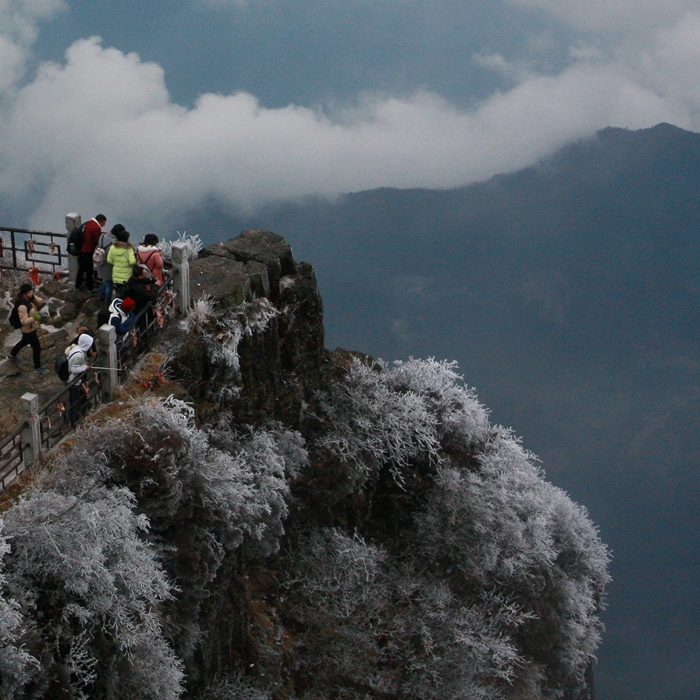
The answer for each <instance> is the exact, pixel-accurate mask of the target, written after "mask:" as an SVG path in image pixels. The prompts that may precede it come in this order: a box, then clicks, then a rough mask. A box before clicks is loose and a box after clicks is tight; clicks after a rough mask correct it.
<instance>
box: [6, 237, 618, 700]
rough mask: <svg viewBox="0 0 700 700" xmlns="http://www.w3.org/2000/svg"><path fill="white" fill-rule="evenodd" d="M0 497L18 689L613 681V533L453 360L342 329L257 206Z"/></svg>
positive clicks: (554, 691) (527, 687) (133, 691)
mask: <svg viewBox="0 0 700 700" xmlns="http://www.w3.org/2000/svg"><path fill="white" fill-rule="evenodd" d="M191 289H192V292H193V303H192V308H191V311H190V313H189V314H188V316H187V318H186V319H185V320H183V321H182V322H181V323H180V325H179V326H177V327H173V328H171V329H170V330H169V331H168V332H167V333H166V334H165V335H164V336H163V338H162V340H161V341H160V343H159V346H158V347H157V348H156V349H155V351H154V354H153V355H152V358H161V359H160V360H158V361H159V362H160V363H161V364H162V359H163V358H167V360H166V361H165V363H164V364H163V366H162V372H163V374H165V375H166V376H167V377H168V379H167V380H166V381H165V383H163V384H162V385H161V386H160V388H158V389H157V390H156V391H154V392H151V391H150V389H149V390H148V392H147V393H146V394H144V392H143V391H141V392H138V391H136V389H135V388H131V389H130V388H129V387H127V388H126V390H125V392H124V394H123V396H122V397H121V400H120V401H118V402H116V403H115V404H112V405H110V406H108V407H107V408H106V409H105V410H104V411H103V412H102V414H101V415H98V416H97V417H96V418H95V419H94V420H93V421H92V422H91V423H90V424H89V425H87V426H85V427H84V428H83V429H81V431H79V433H78V434H77V435H76V436H75V437H74V438H73V439H71V440H70V442H68V443H64V445H63V447H62V448H61V449H59V450H56V451H54V453H52V454H51V455H50V456H49V457H48V459H47V460H46V463H45V464H44V468H43V469H42V470H39V472H37V473H36V475H35V478H34V482H33V483H32V484H31V485H28V486H27V487H26V488H25V490H24V492H23V494H22V495H21V496H20V497H18V498H17V499H16V500H15V501H14V502H13V503H11V504H9V507H8V508H7V509H6V510H5V512H4V514H3V527H4V530H3V531H2V533H1V534H0V551H3V552H4V557H3V560H2V565H3V568H1V569H0V577H1V580H0V584H2V586H3V587H2V591H3V597H2V598H0V623H2V624H4V627H3V629H4V630H6V632H5V634H4V637H3V641H2V645H1V646H0V671H1V672H2V677H1V680H0V690H2V694H3V697H8V698H11V697H12V698H49V697H88V698H93V697H94V698H136V697H139V698H140V697H143V698H155V697H157V698H178V697H182V696H186V697H193V698H200V699H202V700H205V699H209V698H212V699H213V698H224V699H226V698H231V699H233V698H246V699H247V700H272V699H274V700H281V699H282V698H290V699H291V698H296V699H298V700H315V699H317V698H347V699H351V700H366V699H367V698H376V699H379V698H381V699H382V700H392V699H396V700H398V698H402V699H414V700H431V699H435V700H438V699H440V700H442V699H444V698H447V697H450V698H469V699H473V698H484V699H486V698H493V699H494V700H495V699H496V698H513V699H516V698H517V699H522V700H532V699H533V698H539V697H559V698H564V699H566V700H584V699H586V700H590V699H591V698H592V697H593V684H592V676H591V673H592V659H593V654H594V652H595V649H596V648H597V646H598V645H599V643H600V634H601V630H602V625H601V623H600V620H599V615H600V612H601V610H602V608H603V599H604V589H605V585H606V583H607V581H608V574H607V564H608V555H607V551H606V548H605V546H604V545H603V544H602V543H601V542H600V539H599V537H598V533H597V531H596V528H595V527H594V525H593V524H592V523H591V522H590V520H589V519H588V516H587V513H586V511H585V509H584V508H582V507H581V506H578V505H577V504H575V503H573V502H572V501H571V500H570V499H569V498H568V496H567V495H566V494H565V493H564V492H562V491H561V490H560V489H557V488H555V487H554V486H552V485H551V484H549V483H548V482H547V481H546V480H545V479H544V475H543V473H542V472H541V470H540V468H539V466H538V465H537V462H536V460H535V458H534V457H533V456H532V455H531V454H530V453H528V452H527V451H526V450H524V449H523V447H522V446H521V444H520V442H519V441H518V440H517V439H516V438H515V437H514V436H513V435H512V433H511V432H510V431H508V430H506V429H504V428H502V427H500V426H498V425H493V424H491V423H490V421H489V418H488V412H487V410H486V409H485V408H484V407H483V406H482V405H481V404H480V403H479V401H478V399H477V397H476V395H475V394H474V392H473V391H472V390H471V389H469V388H468V387H466V386H465V385H464V383H463V380H462V378H461V377H460V376H459V375H458V374H457V372H456V367H455V366H454V364H453V363H450V362H439V361H435V360H428V361H422V360H410V361H408V362H405V363H394V364H392V365H387V364H384V363H381V362H376V361H374V360H373V359H372V358H370V357H368V356H366V355H362V354H360V353H352V352H347V351H342V350H336V351H335V352H333V353H331V352H329V351H328V350H326V349H325V348H324V342H323V319H322V316H323V306H322V301H321V297H320V294H319V292H318V289H317V285H316V279H315V275H314V271H313V269H312V268H311V266H309V265H307V264H305V263H297V262H296V261H295V260H294V257H293V254H292V250H291V248H290V247H289V245H288V244H287V243H286V242H285V241H284V239H282V238H281V237H280V236H277V235H275V234H273V233H270V232H264V231H257V230H250V231H245V232H244V233H243V234H242V235H241V236H239V237H237V238H234V239H233V240H231V241H228V242H225V243H217V244H215V245H213V246H210V247H209V248H207V249H206V250H205V251H204V253H203V255H202V256H201V257H200V259H199V260H197V261H196V262H194V263H192V265H191Z"/></svg>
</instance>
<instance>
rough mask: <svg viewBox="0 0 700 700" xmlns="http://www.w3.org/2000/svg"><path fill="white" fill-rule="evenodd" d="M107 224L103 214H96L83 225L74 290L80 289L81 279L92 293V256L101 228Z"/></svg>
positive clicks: (93, 282) (93, 280) (93, 281)
mask: <svg viewBox="0 0 700 700" xmlns="http://www.w3.org/2000/svg"><path fill="white" fill-rule="evenodd" d="M106 224H107V217H106V216H105V215H104V214H98V215H97V216H96V217H95V218H94V219H90V221H88V222H87V223H86V224H85V228H84V229H83V244H82V246H81V247H80V253H79V254H78V274H77V276H76V278H75V288H76V289H80V288H81V287H82V286H83V279H85V285H86V287H87V289H88V291H89V292H91V291H92V289H93V287H94V284H95V279H94V276H95V274H94V269H93V265H92V254H93V253H94V252H95V248H97V242H98V241H99V240H100V235H101V234H102V228H103V226H105V225H106Z"/></svg>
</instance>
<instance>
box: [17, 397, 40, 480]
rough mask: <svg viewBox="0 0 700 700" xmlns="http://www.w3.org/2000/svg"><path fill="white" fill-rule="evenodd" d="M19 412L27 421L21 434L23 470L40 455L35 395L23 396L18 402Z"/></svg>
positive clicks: (37, 407) (36, 398)
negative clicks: (23, 446)
mask: <svg viewBox="0 0 700 700" xmlns="http://www.w3.org/2000/svg"><path fill="white" fill-rule="evenodd" d="M19 410H20V413H21V415H22V418H24V420H25V421H27V427H26V428H25V429H24V431H23V433H22V442H24V445H25V448H24V459H23V460H22V461H23V463H24V468H25V469H26V468H28V467H31V466H32V464H34V462H36V460H37V459H39V454H40V453H41V421H40V420H39V397H38V396H37V395H36V394H30V393H26V394H23V395H22V397H21V398H20V400H19Z"/></svg>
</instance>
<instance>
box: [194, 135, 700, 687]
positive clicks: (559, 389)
mask: <svg viewBox="0 0 700 700" xmlns="http://www.w3.org/2000/svg"><path fill="white" fill-rule="evenodd" d="M339 167H340V165H339ZM699 195H700V135H698V134H694V133H690V132H686V131H683V130H681V129H678V128H676V127H673V126H670V125H666V124H661V125H658V126H656V127H654V128H653V129H647V130H643V131H637V132H631V131H627V130H623V129H606V130H603V131H601V132H600V133H599V134H598V135H597V137H596V138H595V139H593V140H589V141H584V142H580V143H576V144H573V145H571V146H569V147H567V148H565V149H563V150H562V151H560V152H559V153H557V154H556V155H555V156H553V157H552V158H549V159H547V160H546V161H544V162H542V163H539V164H538V165H536V166H534V167H531V168H528V169H526V170H523V171H520V172H518V173H513V174H509V175H502V176H498V177H496V178H493V179H492V180H490V181H488V182H485V183H480V184H477V185H472V186H469V187H464V188H459V189H455V190H448V191H428V190H406V191H399V190H390V189H383V190H372V191H368V192H360V193H356V194H351V195H346V196H344V197H342V198H340V199H338V201H336V202H333V203H329V202H326V201H318V200H308V201H305V202H297V203H292V204H281V205H279V206H278V207H276V208H269V209H268V210H266V211H264V212H260V213H259V214H258V215H256V216H255V217H254V224H255V226H257V227H261V228H268V229H271V230H274V231H277V232H279V233H280V234H282V235H284V236H285V237H286V238H287V239H288V240H290V241H292V242H293V245H294V248H295V251H296V253H297V254H298V255H299V256H301V257H303V258H304V259H307V260H309V261H310V262H312V263H313V264H314V265H315V266H316V268H317V269H318V270H319V286H320V289H321V291H322V293H323V295H324V299H325V301H326V308H327V313H326V334H327V338H328V341H329V344H330V345H331V346H333V345H335V344H337V345H342V346H343V347H351V348H357V349H361V350H365V351H367V352H369V353H371V354H373V355H375V356H379V357H383V358H385V359H393V358H406V357H408V356H410V355H414V356H421V357H428V356H431V355H434V356H437V357H439V358H450V359H456V360H457V361H458V362H459V365H460V369H461V371H462V372H463V373H464V374H465V376H466V380H467V381H468V383H469V384H470V385H474V386H476V387H477V389H478V392H479V395H480V397H481V398H482V400H484V402H485V403H487V404H488V405H489V406H491V407H492V408H493V410H494V415H495V418H496V419H497V420H499V421H500V422H503V423H505V424H506V425H513V426H514V428H515V429H516V431H517V432H518V433H519V434H523V435H525V436H526V439H527V444H528V446H530V447H531V448H532V449H534V450H535V452H537V453H538V454H539V455H540V457H541V458H542V460H543V463H544V467H545V469H546V470H547V473H548V475H549V476H550V478H552V479H553V480H554V482H555V483H556V484H558V485H559V486H562V487H563V488H565V489H567V490H568V491H570V492H571V493H572V494H573V495H574V497H575V498H576V499H577V500H580V501H582V502H584V503H586V505H587V506H588V507H589V509H590V510H591V512H592V515H593V517H594V519H595V520H596V522H598V523H600V524H601V527H602V533H603V538H604V540H605V541H606V542H609V543H610V544H611V547H612V550H613V553H614V560H613V565H612V574H613V578H614V582H613V584H612V586H611V588H610V609H609V611H608V612H607V614H606V616H605V618H604V619H605V621H606V624H607V627H608V633H607V635H606V643H605V644H604V645H603V647H602V649H601V650H600V652H599V658H600V669H599V671H598V672H597V678H598V680H597V685H598V688H599V692H600V695H601V697H602V698H617V697H626V696H628V697H629V696H633V697H636V698H640V699H642V700H646V699H648V700H652V699H653V698H659V697H664V698H672V699H674V700H686V699H687V698H691V697H697V695H698V694H700V681H698V680H697V678H696V674H694V672H692V669H693V668H694V653H695V652H694V650H695V649H697V647H698V644H700V633H698V632H697V630H698V629H700V609H699V607H698V604H697V602H696V600H695V596H694V593H693V583H692V582H693V581H694V580H697V579H696V577H697V575H698V574H700V571H699V568H700V567H699V565H698V563H697V562H696V557H689V556H688V552H697V551H698V549H699V548H700V541H699V539H698V528H697V527H693V526H692V523H696V522H697V516H696V509H697V506H696V504H697V501H698V497H700V490H699V488H698V482H697V479H696V476H695V474H696V469H697V464H698V462H699V461H700V450H698V447H697V442H696V439H695V435H696V434H697V432H698V430H699V429H700V424H699V421H698V411H697V408H698V403H699V400H700V391H698V386H699V383H698V378H699V373H700V372H699V371H700V366H699V363H698V353H697V338H698V336H699V333H698V331H699V328H698V321H699V319H698V313H699V312H698V309H699V308H700V303H698V302H699V299H698V292H699V288H698V285H699V282H698V280H700V247H699V246H700V241H699V240H698V235H697V232H698V231H700V210H699V208H698V201H700V198H699ZM250 223H251V222H250V221H246V220H244V219H241V218H236V217H233V216H231V215H228V214H226V213H224V212H222V211H219V210H217V209H216V206H215V205H212V207H211V208H210V210H209V211H207V212H200V213H198V215H197V216H196V217H193V219H192V221H191V222H190V225H189V226H188V230H190V231H202V232H205V236H206V237H207V238H208V240H209V239H211V240H213V239H214V238H222V237H225V235H228V234H229V233H230V232H237V230H240V229H241V228H245V227H247V226H249V225H250ZM223 232H226V233H223ZM209 237H210V238H209Z"/></svg>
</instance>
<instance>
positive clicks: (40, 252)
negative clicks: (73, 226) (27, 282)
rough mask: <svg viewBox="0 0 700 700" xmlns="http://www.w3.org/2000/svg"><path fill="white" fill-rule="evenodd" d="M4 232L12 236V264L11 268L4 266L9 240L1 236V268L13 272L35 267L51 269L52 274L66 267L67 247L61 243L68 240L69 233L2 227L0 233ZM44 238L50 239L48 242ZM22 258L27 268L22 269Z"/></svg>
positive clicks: (10, 248)
mask: <svg viewBox="0 0 700 700" xmlns="http://www.w3.org/2000/svg"><path fill="white" fill-rule="evenodd" d="M2 232H5V233H9V234H10V236H9V237H10V245H9V248H7V250H9V251H11V254H12V264H11V265H9V266H8V265H5V264H4V258H5V250H6V248H5V240H7V239H4V238H3V237H2V236H0V267H3V268H5V269H13V270H25V269H27V268H29V267H35V266H36V267H38V268H40V269H41V267H50V268H51V271H52V272H56V270H57V269H59V270H63V269H64V268H65V267H66V263H65V262H64V261H67V259H68V258H67V252H66V250H65V247H66V246H65V245H63V246H62V245H61V244H60V242H61V241H64V240H66V239H67V237H68V234H67V233H56V232H54V231H32V230H31V229H26V228H14V227H6V226H0V233H2ZM43 238H48V242H47V241H45V240H42V239H43ZM57 241H58V243H57ZM20 244H21V245H20ZM20 257H21V258H23V259H24V262H25V264H26V266H25V267H20V262H21V261H20Z"/></svg>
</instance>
